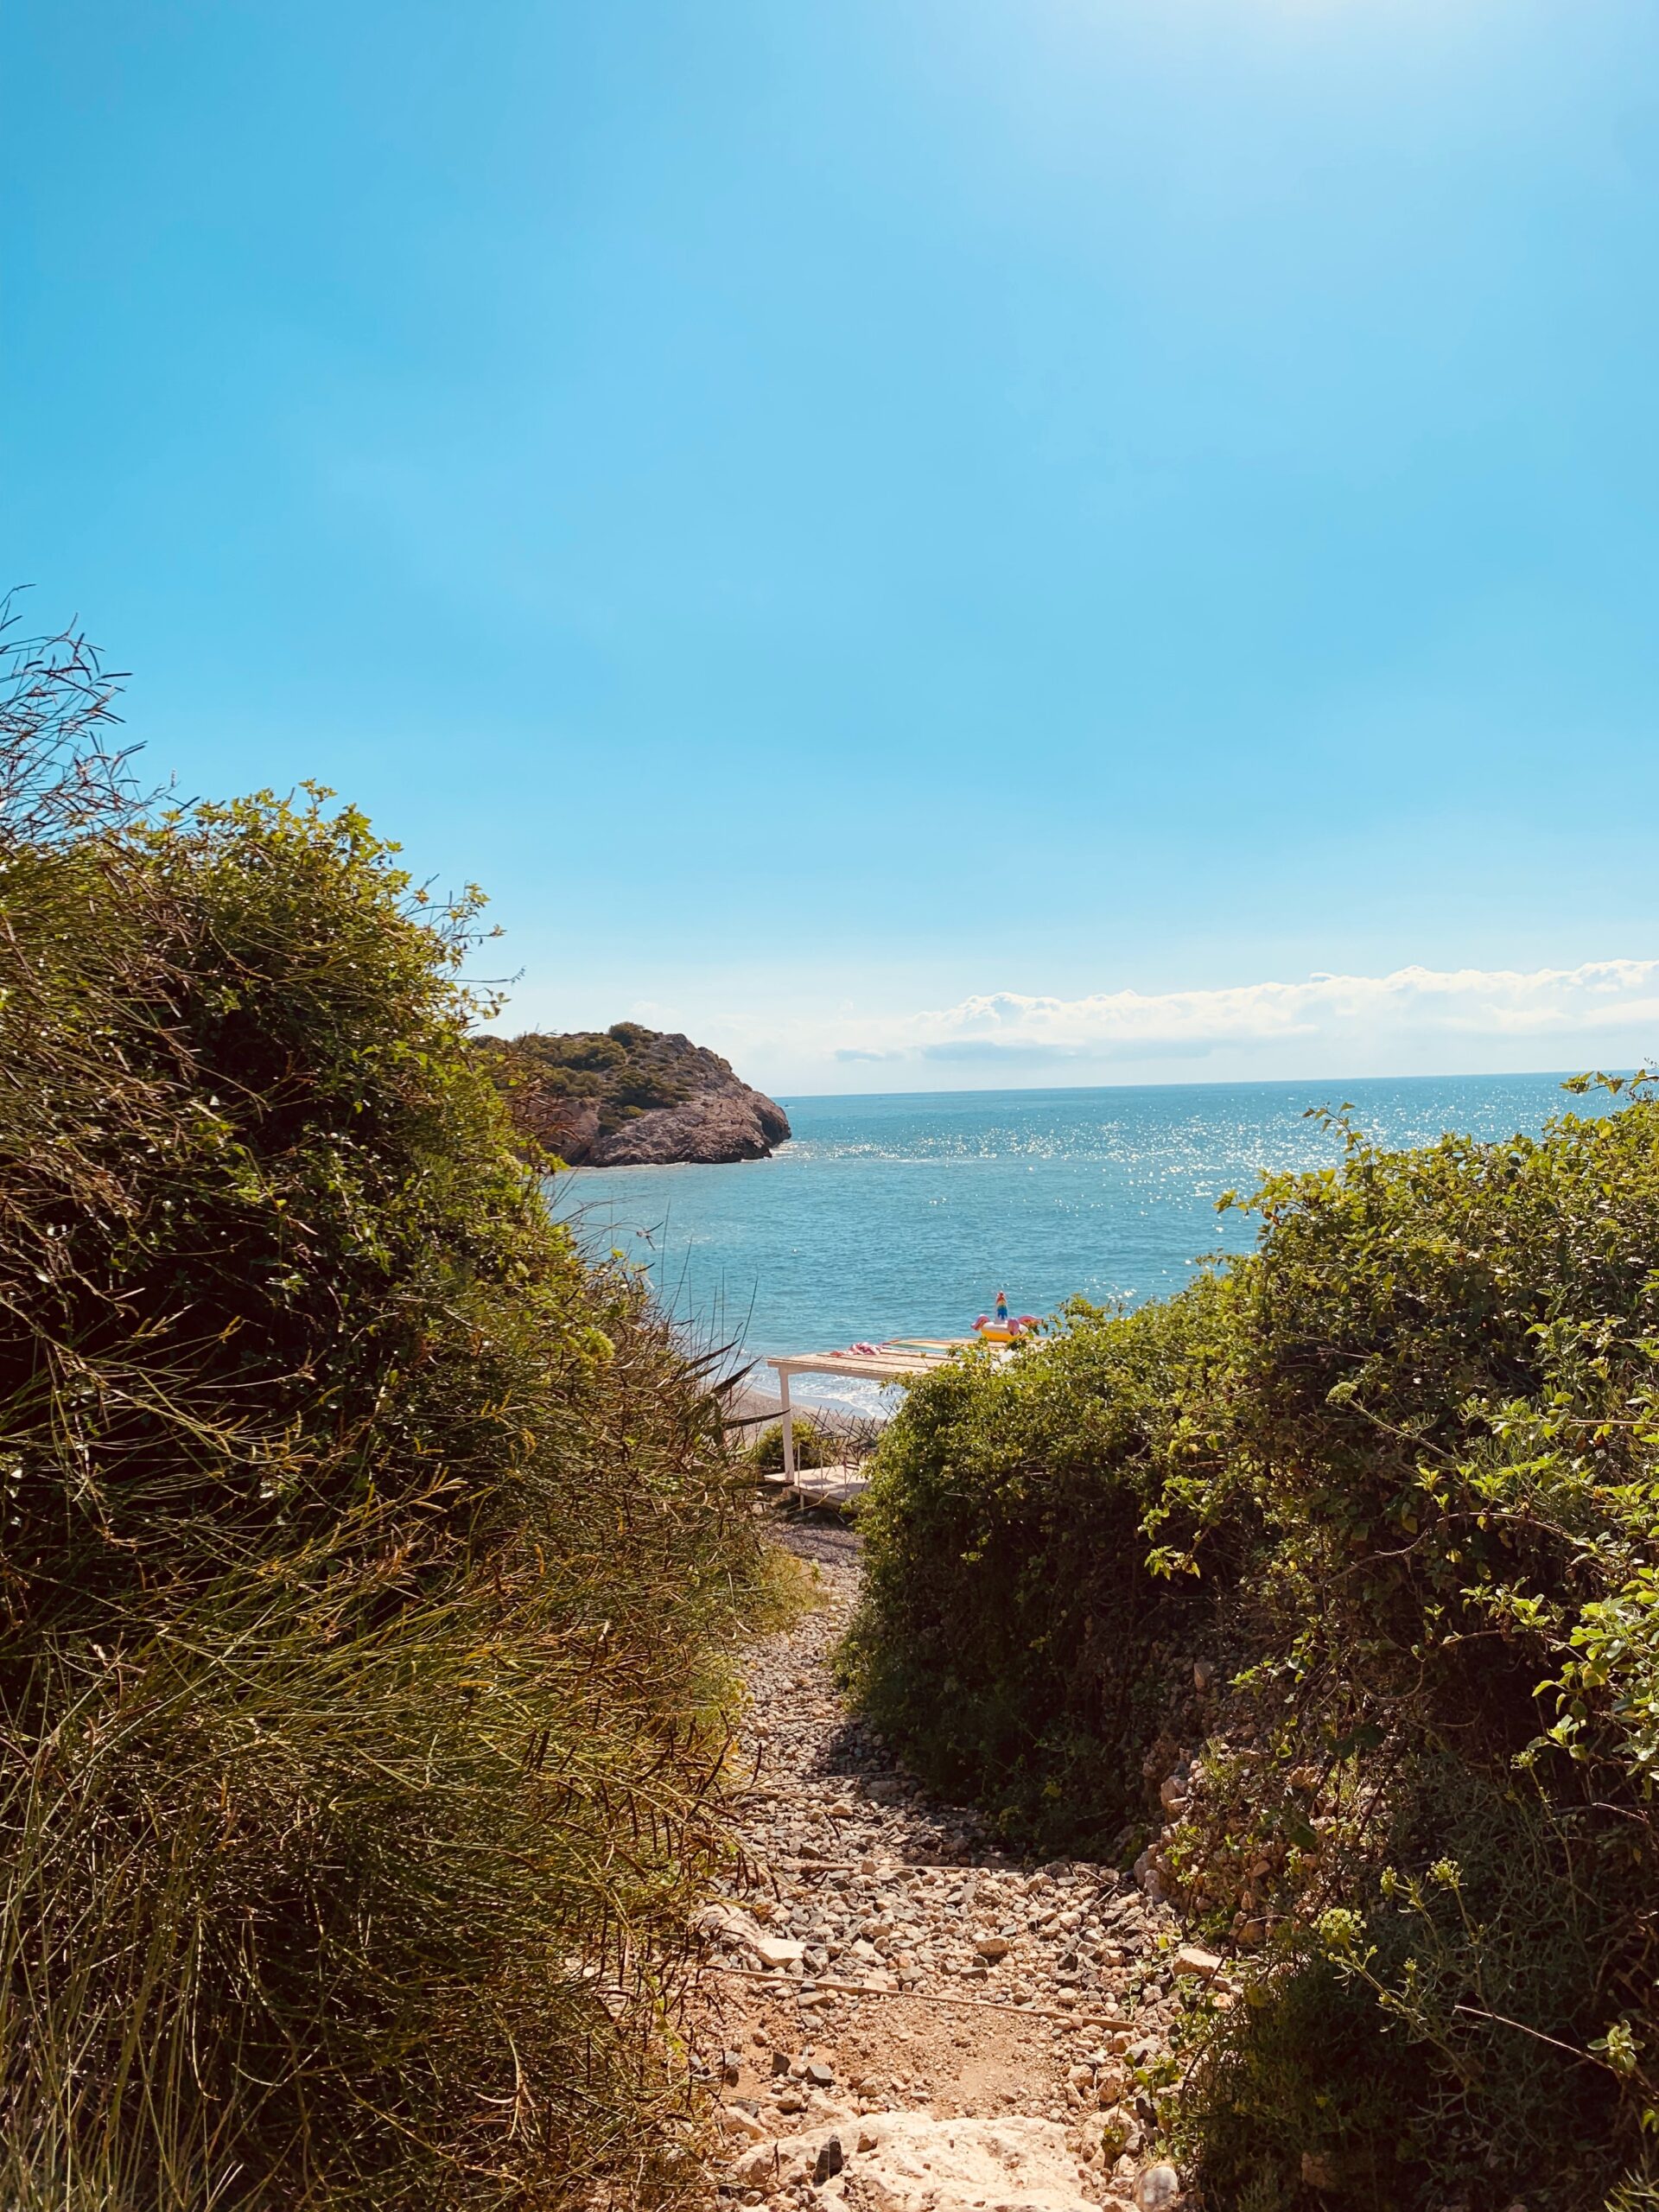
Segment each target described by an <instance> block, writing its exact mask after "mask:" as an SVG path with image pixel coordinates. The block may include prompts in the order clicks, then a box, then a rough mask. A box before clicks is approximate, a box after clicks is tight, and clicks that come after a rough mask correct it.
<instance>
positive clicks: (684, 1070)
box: [478, 1021, 789, 1167]
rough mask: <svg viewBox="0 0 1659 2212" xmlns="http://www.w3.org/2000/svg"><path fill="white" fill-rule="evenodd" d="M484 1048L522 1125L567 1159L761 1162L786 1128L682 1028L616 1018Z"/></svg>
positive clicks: (618, 1163)
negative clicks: (601, 1025)
mask: <svg viewBox="0 0 1659 2212" xmlns="http://www.w3.org/2000/svg"><path fill="white" fill-rule="evenodd" d="M478 1045H479V1050H480V1052H484V1053H485V1054H486V1056H487V1058H488V1062H489V1065H490V1071H491V1074H492V1075H493V1077H494V1080H495V1083H496V1085H497V1088H498V1089H499V1090H500V1091H501V1093H502V1095H503V1096H504V1097H505V1100H506V1102H507V1105H508V1107H509V1109H510V1110H511V1112H512V1117H513V1120H514V1122H515V1123H516V1124H517V1126H518V1128H519V1129H520V1130H521V1131H522V1132H523V1134H524V1135H525V1136H527V1137H529V1138H531V1140H533V1141H534V1142H535V1143H536V1144H538V1145H540V1146H542V1147H543V1148H544V1149H545V1150H547V1151H549V1152H550V1153H553V1154H556V1156H557V1157H558V1158H559V1159H561V1160H563V1161H564V1162H565V1164H566V1166H570V1167H643V1166H650V1167H659V1166H674V1165H677V1164H679V1163H683V1162H690V1163H696V1164H697V1165H701V1166H715V1165H718V1164H720V1163H721V1162H725V1161H730V1160H764V1159H766V1157H767V1156H768V1155H769V1154H770V1153H771V1151H772V1147H773V1146H774V1145H779V1144H782V1143H783V1142H784V1141H785V1139H786V1138H787V1137H788V1135H789V1117H788V1116H787V1115H786V1114H785V1112H784V1109H783V1108H782V1107H781V1106H779V1104H778V1103H776V1101H775V1100H773V1099H771V1098H768V1097H767V1096H766V1094H765V1092H764V1091H760V1090H755V1089H754V1088H753V1085H751V1084H747V1083H745V1082H744V1081H743V1080H742V1078H741V1077H740V1076H738V1075H737V1074H736V1073H735V1072H734V1070H733V1068H732V1065H731V1063H730V1061H729V1060H724V1059H722V1058H721V1056H720V1054H719V1053H718V1052H710V1051H709V1048H708V1047H707V1046H703V1045H694V1044H693V1043H692V1042H691V1040H690V1038H689V1037H683V1036H681V1035H679V1034H678V1033H676V1032H671V1031H670V1032H664V1031H662V1030H658V1029H646V1028H644V1027H641V1025H640V1024H639V1023H638V1022H634V1021H619V1022H616V1023H613V1026H612V1027H610V1028H609V1029H605V1030H579V1031H575V1032H574V1033H563V1034H556V1033H551V1032H548V1031H540V1030H531V1031H529V1032H527V1033H525V1034H524V1035H523V1036H521V1037H514V1038H511V1039H505V1038H494V1037H486V1038H480V1039H479V1040H478Z"/></svg>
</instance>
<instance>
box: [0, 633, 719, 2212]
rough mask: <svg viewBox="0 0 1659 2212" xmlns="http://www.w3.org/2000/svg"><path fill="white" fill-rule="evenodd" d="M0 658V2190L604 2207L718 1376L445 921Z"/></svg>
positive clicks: (677, 1799)
mask: <svg viewBox="0 0 1659 2212" xmlns="http://www.w3.org/2000/svg"><path fill="white" fill-rule="evenodd" d="M10 671H11V682H10V690H7V689H6V688H5V686H4V684H3V683H0V912H3V920H4V925H5V926H4V929H3V931H0V1068H3V1080H0V1408H3V1417H0V1497H3V1500H4V1510H3V1525H0V1603H3V1607H4V1612H3V1621H0V1719H3V1738H0V1838H3V1845H4V1860H3V1872H0V2094H3V2099H4V2120H5V2125H4V2129H3V2133H0V2196H3V2198H4V2201H5V2202H7V2203H8V2204H11V2205H16V2206H18V2207H31V2206H41V2207H45V2206H47V2205H48V2204H49V2205H51V2206H52V2207H54V2208H60V2212H93V2208H97V2212H128V2208H131V2209H132V2212H140V2208H143V2212H149V2208H156V2212H160V2208H162V2207H167V2208H183V2207H186V2206H188V2207H192V2208H194V2207H198V2206H201V2205H206V2204H208V2203H212V2204H214V2205H216V2206H222V2207H226V2208H230V2207H238V2206H249V2207H251V2206H256V2205H257V2206H262V2207H263V2206H277V2207H280V2206H301V2205H303V2206H307V2207H321V2206H325V2205H326V2206H329V2207H338V2206H344V2205H346V2204H350V2203H358V2204H362V2205H365V2206H370V2205H372V2206H375V2207H391V2206H410V2207H416V2206H432V2207H438V2206H442V2207H446V2208H448V2207H457V2206H461V2205H467V2204H480V2205H483V2204H488V2205H503V2204H507V2203H518V2204H525V2205H530V2204H537V2205H545V2206H550V2207H552V2206H558V2205H563V2204H565V2203H567V2202H570V2203H575V2202H582V2203H584V2204H591V2203H599V2202H615V2203H617V2204H619V2205H628V2206H632V2205H635V2204H649V2203H653V2202H659V2201H660V2202H666V2201H668V2200H670V2199H671V2198H674V2197H675V2196H677V2195H683V2194H684V2193H685V2189H686V2186H687V2184H686V2182H685V2178H684V2175H683V2173H679V2174H678V2176H677V2167H676V2158H677V2155H678V2154H677V2148H676V2128H677V2125H678V2120H677V2114H678V2113H679V2111H680V2104H681V2093H680V2091H679V2089H678V2088H677V2086H676V2082H675V2078H674V2074H673V2069H671V2067H670V2066H669V2065H668V2064H667V2063H666V2062H665V2056H664V2054H665V2051H666V2050H667V2041H666V2038H669V2037H671V2031H672V2019H673V2012H674V2007H675V2004H676V2002H677V1986H678V1984H677V1961H678V1959H679V1957H680V1955H681V1954H682V1952H683V1942H684V1929H685V1925H686V1918H687V1913H688V1910H689V1908H690V1905H691V1904H693V1903H694V1902H695V1899H696V1896H697V1895H698V1893H699V1890H700V1887H701V1885H702V1884H703V1883H704V1881H705V1880H706V1878H708V1876H709V1872H711V1870H712V1869H713V1868H714V1867H715V1866H717V1865H718V1864H720V1863H721V1856H722V1853H723V1849H724V1845H723V1842H722V1839H721V1834H720V1832H719V1829H718V1827H717V1825H716V1823H715V1820H714V1819H713V1817H712V1815H711V1813H710V1809H709V1784H710V1780H711V1777H712V1775H713V1773H714V1771H715V1768H716V1766H717V1764H718V1761H719V1758H720V1757H721V1748H722V1745H723V1743H724V1740H725V1736H724V1724H723V1721H722V1718H721V1706H722V1700H723V1698H724V1696H725V1694H726V1691H727V1688H728V1681H727V1660H726V1654H727V1652H728V1649H729V1647H730V1643H731V1642H732V1639H733V1638H734V1635H735V1634H736V1632H737V1630H738V1628H739V1625H740V1624H741V1619H742V1618H743V1615H744V1611H745V1609H746V1608H747V1606H749V1605H750V1604H751V1603H752V1602H753V1591H754V1589H755V1586H756V1578H757V1573H758V1571H759V1567H758V1560H757V1555H756V1541H755V1536H754V1534H753V1521H752V1518H751V1516H750V1515H749V1514H748V1511H747V1498H746V1496H745V1493H744V1489H743V1486H742V1484H741V1482H740V1481H739V1479H738V1478H737V1477H736V1476H735V1474H734V1471H732V1470H731V1468H730V1467H729V1465H728V1457H727V1455H726V1453H725V1451H724V1448H723V1446H722V1443H721V1428H720V1422H719V1418H718V1414H717V1411H716V1409H715V1407H714V1406H713V1405H712V1404H711V1403H710V1402H709V1399H708V1398H707V1397H706V1395H704V1393H703V1391H702V1387H701V1384H700V1382H699V1379H698V1376H697V1375H696V1371H695V1370H694V1369H693V1368H692V1366H691V1365H690V1364H689V1363H688V1362H687V1361H686V1359H685V1358H684V1357H683V1355H682V1354H681V1353H680V1351H678V1350H677V1347H676V1344H675V1343H674V1342H673V1340H672V1339H671V1336H670V1335H669V1333H668V1332H667V1330H666V1328H665V1326H664V1323H663V1322H662V1320H661V1319H660V1318H659V1317H658V1314H657V1313H655V1312H654V1311H653V1309H652V1306H651V1305H650V1304H649V1302H648V1300H646V1298H645V1295H644V1294H643V1292H642V1291H641V1289H640V1287H639V1284H638V1282H637V1281H635V1280H634V1279H632V1278H631V1277H629V1276H627V1275H626V1274H611V1273H607V1272H605V1271H602V1270H601V1271H595V1270H594V1269H593V1268H589V1267H588V1266H587V1265H585V1264H584V1262H582V1259H581V1257H580V1256H579V1255H578V1254H577V1253H576V1251H575V1249H574V1248H573V1246H572V1243H571V1242H570V1240H569V1237H568V1236H567V1235H566V1234H565V1232H564V1231H563V1230H561V1229H559V1228H556V1226H554V1225H553V1224H551V1223H550V1220H549V1218H548V1217H547V1215H546V1213H545V1211H544V1210H543V1206H542V1204H541V1201H540V1198H539V1196H538V1194H537V1190H536V1187H535V1185H534V1183H533V1181H532V1179H531V1177H530V1175H529V1174H528V1173H527V1172H526V1170H525V1169H524V1166H523V1165H522V1164H521V1163H520V1162H519V1160H518V1159H517V1157H516V1155H515V1153H514V1150H513V1147H512V1140H511V1137H510V1134H509V1132H508V1129H507V1127H506V1123H505V1116H504V1113H503V1110H502V1109H501V1107H500V1105H499V1102H498V1100H497V1098H496V1097H495V1096H494V1093H493V1090H492V1088H491V1086H490V1084H489V1083H488V1081H487V1079H486V1077H485V1076H484V1074H483V1072H482V1071H481V1070H480V1067H479V1065H478V1064H477V1060H476V1056H475V1055H474V1053H473V1052H471V1051H470V1049H469V1047H468V1046H467V1026H468V1023H469V1021H470V1020H471V1018H472V1012H473V1009H472V1007H471V1003H470V1001H469V1000H468V999H467V995H466V994H465V993H464V992H463V991H461V989H460V988H458V986H457V984H456V982H455V980H454V971H455V969H456V966H457V963H458V962H459V960H460V958H461V954H462V952H463V950H464V949H465V946H466V944H467V942H468V931H469V928H470V924H471V917H472V913H473V911H474V902H473V901H471V900H470V899H468V900H463V901H461V902H460V903H459V904H457V905H455V906H451V907H449V908H448V909H447V910H444V911H443V912H439V913H437V914H436V915H435V914H434V913H433V912H432V910H431V909H430V908H429V907H428V906H427V905H426V903H425V901H424V899H423V894H421V893H419V892H418V891H415V890H413V889H411V887H410V884H409V882H408V880H407V878H406V877H405V876H404V874H401V873H400V871H399V870H398V869H397V867H396V865H395V862H394V859H393V850H394V849H392V848H391V847H388V846H386V845H385V844H383V843H381V842H378V841H377V840H376V839H375V837H374V836H372V832H371V830H370V829H369V826H368V824H367V823H365V821H364V819H363V818H362V817H361V816H359V815H358V814H356V813H354V812H353V811H352V810H349V809H343V810H339V811H334V812H331V811H330V810H329V809H328V807H327V804H326V802H327V798H328V794H327V793H325V792H321V791H312V792H311V793H310V794H309V796H308V798H306V800H305V801H304V803H303V804H300V805H299V806H297V807H296V806H291V805H289V804H285V803H283V802H282V801H279V800H277V799H276V798H272V797H270V796H269V795H264V796H261V797H258V798H251V799H248V800H245V801H241V802H238V803H237V804H233V805H231V806H226V807H216V806H202V807H199V808H195V809H193V810H189V811H188V812H183V813H168V814H161V815H156V814H153V813H146V812H145V811H144V810H141V809H138V808H137V807H135V806H134V805H133V804H130V801H129V800H128V799H127V798H125V796H124V791H123V789H122V785H121V776H120V772H119V764H118V762H116V761H113V760H111V759H110V758H109V756H108V755H107V754H106V753H105V752H104V751H103V750H102V747H101V745H100V742H99V740H100V733H101V726H102V724H103V722H104V721H105V720H106V718H107V707H108V697H107V692H106V691H105V690H104V689H103V688H102V687H101V686H100V683H99V678H98V671H97V666H96V662H95V660H94V659H93V658H92V657H91V656H90V655H89V654H88V653H87V652H86V650H85V649H84V648H83V647H81V646H79V644H78V643H77V642H76V641H73V640H60V641H56V642H54V643H49V644H48V645H45V646H41V647H22V648H19V647H16V646H15V645H14V646H13V648H12V652H11V660H10Z"/></svg>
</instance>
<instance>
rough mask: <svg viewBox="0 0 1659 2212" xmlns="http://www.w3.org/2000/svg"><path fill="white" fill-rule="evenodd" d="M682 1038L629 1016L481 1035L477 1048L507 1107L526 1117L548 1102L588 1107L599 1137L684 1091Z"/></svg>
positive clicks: (688, 1083)
mask: <svg viewBox="0 0 1659 2212" xmlns="http://www.w3.org/2000/svg"><path fill="white" fill-rule="evenodd" d="M682 1042H683V1040H682V1039H678V1038H671V1037H666V1036H664V1035H662V1034H661V1033H658V1031H657V1030H654V1029H645V1028H643V1027H641V1026H640V1024H639V1022H637V1021H617V1022H613V1024H612V1025H611V1027H609V1028H608V1029H581V1030H572V1031H569V1032H568V1033H563V1034H561V1033H556V1032H554V1031H549V1030H541V1029H531V1030H526V1031H525V1032H524V1034H523V1035H522V1036H518V1037H494V1036H484V1037H480V1038H479V1039H478V1040H477V1049H478V1051H479V1052H480V1053H482V1054H483V1055H484V1058H485V1065H486V1067H487V1068H488V1070H489V1072H490V1075H491V1077H492V1078H493V1081H494V1082H495V1084H496V1085H497V1087H498V1089H499V1090H500V1091H501V1093H502V1095H503V1096H504V1097H505V1099H506V1100H507V1103H508V1104H509V1105H510V1106H512V1107H513V1108H514V1109H516V1110H518V1112H520V1113H521V1114H523V1115H524V1117H525V1119H526V1120H527V1121H531V1120H533V1119H534V1117H535V1116H537V1113H538V1112H540V1113H543V1114H545V1113H546V1112H548V1110H549V1109H554V1108H557V1109H564V1108H567V1107H569V1105H573V1104H578V1103H580V1104H583V1105H591V1106H592V1107H593V1108H594V1111H595V1114H596V1116H597V1122H598V1128H599V1133H600V1135H601V1136H611V1135H614V1133H615V1132H616V1131H617V1130H618V1129H620V1128H623V1127H624V1126H625V1125H626V1123H627V1122H631V1121H634V1120H637V1119H638V1117H639V1116H640V1115H641V1114H645V1113H648V1112H650V1111H651V1110H652V1108H654V1107H658V1106H677V1105H679V1104H680V1103H682V1101H683V1100H684V1099H687V1098H689V1097H690V1096H691V1092H692V1088H693V1084H692V1079H691V1076H690V1071H689V1070H688V1069H687V1066H686V1065H685V1056H684V1054H683V1052H679V1051H677V1050H676V1049H675V1047H676V1046H678V1045H680V1044H681V1043H682Z"/></svg>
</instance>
